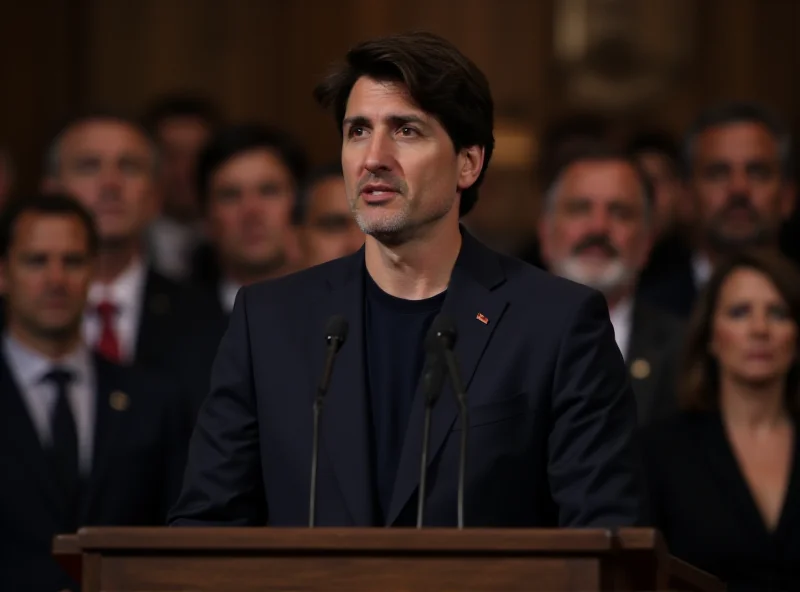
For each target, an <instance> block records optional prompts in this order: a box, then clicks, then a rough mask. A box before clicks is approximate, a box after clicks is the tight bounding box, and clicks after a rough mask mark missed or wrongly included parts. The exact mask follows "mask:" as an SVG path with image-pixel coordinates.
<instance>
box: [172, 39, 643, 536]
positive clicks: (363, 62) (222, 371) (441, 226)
mask: <svg viewBox="0 0 800 592" xmlns="http://www.w3.org/2000/svg"><path fill="white" fill-rule="evenodd" d="M316 96H317V98H318V100H319V101H320V102H321V103H322V104H323V105H326V106H330V107H332V109H333V111H334V112H335V113H336V120H337V123H338V124H339V125H341V126H342V134H343V144H342V163H343V169H344V175H345V183H346V186H347V195H348V200H349V202H350V205H351V209H352V211H353V213H354V215H355V218H356V221H357V222H358V224H359V226H360V227H361V229H362V231H363V232H364V233H365V234H366V235H367V239H366V243H365V245H364V247H363V248H362V249H360V250H359V251H358V252H357V253H356V254H354V255H351V256H349V257H345V258H342V259H337V260H334V261H332V262H329V263H326V264H322V265H319V266H316V267H313V268H311V269H308V270H305V271H303V272H300V273H297V274H293V275H290V276H288V277H285V278H281V279H277V280H273V281H270V282H267V283H260V284H256V285H253V286H249V287H245V288H243V289H241V290H240V291H239V294H238V296H237V299H236V304H235V305H234V308H233V313H232V315H231V320H230V323H229V327H228V330H227V332H226V334H225V336H224V337H223V339H222V343H221V345H220V350H219V353H218V355H217V359H216V361H215V363H214V369H213V371H212V380H211V382H212V385H211V391H210V394H209V396H208V397H207V399H206V401H205V403H204V405H203V407H202V409H201V411H200V415H199V417H198V420H197V424H196V428H195V433H194V436H193V440H192V443H191V446H190V453H189V462H188V468H187V473H186V477H185V481H184V489H183V492H182V494H181V497H180V499H179V501H178V502H177V504H176V506H175V507H174V508H173V510H172V512H171V520H170V522H171V524H174V525H197V524H218V525H263V524H269V525H296V526H300V525H305V524H308V520H309V516H308V492H309V483H310V476H309V463H310V460H311V448H312V446H311V442H312V414H311V410H312V401H313V398H314V395H315V384H316V380H317V378H318V377H319V375H320V373H321V372H322V367H323V360H324V357H325V349H326V348H325V332H324V331H325V328H326V324H327V322H328V319H329V318H330V317H331V315H334V314H341V315H343V316H344V317H345V318H346V319H347V321H348V322H349V333H348V337H347V339H346V342H345V343H344V344H343V345H342V347H341V349H340V351H339V353H338V361H337V363H336V367H335V368H334V370H333V374H332V382H331V384H330V389H329V391H328V393H327V395H326V399H325V407H324V411H323V415H322V419H321V432H320V438H321V452H320V457H319V473H318V476H319V477H318V493H319V495H318V498H317V514H316V521H317V524H320V525H344V526H348V525H353V526H378V525H392V526H402V525H412V524H414V522H415V516H416V503H415V501H416V495H415V494H416V492H417V489H418V484H419V481H418V479H419V472H420V471H419V458H420V450H421V446H422V423H423V422H422V420H423V407H424V403H423V400H424V397H423V395H422V391H421V387H420V385H419V384H418V383H419V381H418V377H419V376H420V373H421V369H422V368H423V364H424V353H423V347H422V346H423V341H424V340H425V335H426V334H427V332H428V329H429V326H430V325H431V323H432V322H433V321H434V317H436V316H437V314H440V313H441V314H446V315H449V316H451V317H452V318H453V319H454V323H455V325H456V328H457V333H458V336H457V341H456V345H455V353H456V355H457V357H458V359H459V360H460V369H461V375H462V378H463V380H464V382H465V384H466V389H467V399H468V405H469V407H470V415H469V417H470V423H469V425H470V428H469V438H468V440H469V445H468V448H469V459H468V461H467V464H466V467H467V469H466V470H467V472H466V480H465V481H466V487H465V508H464V509H465V512H464V518H465V524H466V525H467V526H479V525H484V526H488V525H492V526H556V525H560V526H572V527H578V526H609V527H613V526H621V525H631V524H637V523H639V522H640V521H641V520H642V519H643V517H644V507H643V506H644V502H643V498H642V495H641V493H642V490H641V478H640V470H639V462H638V460H639V459H638V449H637V446H636V441H635V431H636V409H635V402H634V399H633V395H632V393H631V391H630V387H629V384H628V381H627V373H626V371H625V366H624V363H623V361H622V357H621V356H620V355H619V352H618V350H617V349H616V347H615V346H614V335H613V329H612V327H611V324H610V322H609V318H608V310H607V308H606V305H605V302H604V300H603V297H602V295H601V294H599V293H598V292H596V291H593V290H590V289H588V288H585V287H583V286H579V285H577V284H573V283H571V282H566V281H564V280H562V279H559V278H555V277H553V276H551V275H549V274H547V273H546V272H544V271H541V270H537V269H535V268H533V267H531V266H528V265H527V264H525V263H523V262H521V261H517V260H514V259H511V258H508V257H505V256H502V255H500V254H497V253H495V252H493V251H491V250H489V249H488V248H486V247H485V246H483V245H482V244H480V243H479V242H478V241H476V240H475V239H474V238H472V237H471V236H470V235H469V234H468V233H467V232H466V231H463V229H462V228H461V227H460V225H459V218H460V216H462V215H464V214H466V213H467V212H468V211H469V210H470V208H471V207H472V206H473V205H474V203H475V201H476V199H477V189H478V185H479V184H480V182H481V179H482V178H483V175H484V172H485V170H486V167H487V166H488V163H489V160H490V157H491V153H492V148H493V137H492V119H493V113H492V112H493V107H492V99H491V94H490V92H489V88H488V84H487V82H486V79H485V77H484V76H483V74H482V73H481V72H480V71H479V70H478V69H477V67H476V66H475V65H474V64H473V63H472V62H471V61H469V60H468V59H467V58H466V57H465V56H463V55H462V54H461V53H460V52H459V51H458V50H457V49H456V48H455V47H453V46H452V45H451V44H450V43H449V42H447V41H445V40H444V39H441V38H439V37H437V36H434V35H430V34H422V33H420V34H409V35H399V36H393V37H388V38H384V39H378V40H375V41H370V42H367V43H364V44H362V45H360V46H358V47H356V48H354V49H353V50H351V51H350V52H349V53H348V56H347V63H346V65H345V66H343V68H342V69H341V70H339V71H338V72H336V73H334V74H333V75H332V76H331V77H330V78H329V79H327V80H326V81H325V82H324V83H323V84H322V85H321V86H320V87H319V88H318V89H317V91H316ZM421 105H424V106H425V108H422V107H421ZM457 418H458V412H457V405H456V401H455V400H454V393H453V392H452V389H451V388H450V387H449V386H447V387H446V388H445V389H444V392H443V393H442V396H441V398H440V399H439V400H438V402H437V404H436V406H435V407H434V409H433V418H432V424H431V439H430V454H429V457H428V458H429V464H428V467H427V471H428V474H429V481H428V485H429V487H428V490H427V496H426V504H427V509H426V522H425V523H426V525H438V526H453V525H455V524H456V523H457V510H456V507H457V504H456V498H457V495H456V492H457V481H458V479H457V475H458V465H459V463H458V456H459V441H460V432H459V427H460V424H459V422H458V421H457Z"/></svg>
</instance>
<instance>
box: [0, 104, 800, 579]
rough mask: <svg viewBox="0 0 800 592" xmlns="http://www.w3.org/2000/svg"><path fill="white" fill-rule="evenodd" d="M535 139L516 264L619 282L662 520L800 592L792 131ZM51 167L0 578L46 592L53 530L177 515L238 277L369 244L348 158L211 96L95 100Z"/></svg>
mask: <svg viewBox="0 0 800 592" xmlns="http://www.w3.org/2000/svg"><path fill="white" fill-rule="evenodd" d="M540 152H541V154H542V158H541V162H540V163H539V165H538V166H539V170H538V171H537V172H538V179H540V180H541V204H540V207H539V209H540V210H541V215H540V219H539V224H538V228H537V231H536V232H535V233H532V235H531V236H530V240H529V241H528V243H527V244H526V245H525V246H524V248H522V249H520V251H519V252H516V253H512V254H513V255H516V256H518V257H519V258H521V259H524V260H526V261H528V262H529V263H531V264H533V265H537V266H540V267H543V268H546V269H548V270H549V271H550V272H552V273H554V274H557V275H560V276H563V277H565V278H567V279H569V280H572V281H575V282H579V283H582V284H586V285H589V286H591V287H593V288H595V289H597V290H599V291H600V292H602V293H603V294H604V295H605V297H606V300H607V302H608V307H609V314H610V318H611V321H612V323H613V325H614V330H615V335H616V340H617V345H618V347H619V349H620V352H621V353H622V355H623V358H624V359H625V361H626V364H627V366H628V368H629V371H630V381H631V385H632V390H633V392H634V395H635V397H636V400H637V406H638V410H639V423H640V426H641V428H642V436H643V437H642V442H643V456H644V466H645V469H646V473H647V478H648V484H649V487H650V492H651V498H652V500H651V501H652V518H653V525H654V526H656V527H657V528H659V529H660V530H661V531H662V533H663V534H664V536H665V538H666V542H667V544H668V546H669V549H670V551H671V552H672V553H673V554H675V555H677V556H679V557H681V558H683V559H685V560H687V561H689V562H691V563H693V564H695V565H696V566H698V567H700V568H703V569H705V570H707V571H710V572H712V573H714V574H717V575H719V576H720V577H722V578H723V579H725V580H726V581H727V582H729V584H730V585H731V589H739V590H788V589H790V588H791V586H792V582H795V583H796V582H798V581H800V454H798V451H800V444H798V439H797V437H796V434H795V428H796V419H797V412H798V411H800V373H799V372H798V360H797V346H798V337H799V334H798V328H799V327H800V276H798V271H797V269H796V267H795V266H796V262H797V261H798V260H800V235H798V234H797V233H796V232H794V229H796V228H797V222H796V218H795V216H796V208H795V199H796V198H795V193H796V192H795V177H794V166H793V165H794V152H793V150H792V138H791V134H790V133H789V131H788V128H787V127H786V124H785V123H784V122H783V121H782V119H781V116H780V114H776V113H773V112H771V111H770V110H769V109H767V108H765V107H763V106H761V105H758V104H753V103H744V102H731V103H726V104H720V105H713V106H711V107H709V108H708V109H707V110H705V111H703V112H702V113H698V114H697V117H696V119H695V120H694V121H693V122H692V123H691V125H690V126H689V127H688V129H687V130H686V132H685V134H684V135H683V136H682V137H680V138H675V137H672V136H671V135H670V134H668V133H665V132H663V131H660V130H642V131H641V133H637V134H634V135H633V137H624V138H620V137H619V136H618V134H615V133H614V130H613V129H612V126H610V125H609V124H608V123H607V122H605V121H604V120H603V119H601V118H599V117H590V116H580V117H572V118H569V119H566V120H563V121H558V122H554V123H553V125H552V126H550V127H549V129H548V130H547V132H546V133H545V134H544V136H543V139H542V144H541V151H540ZM42 160H43V169H42V175H41V188H42V189H41V192H40V193H39V194H37V195H17V194H15V193H14V191H13V186H14V175H13V173H14V171H13V166H12V161H13V155H10V154H7V153H6V152H3V151H0V199H2V203H3V206H2V213H1V214H0V287H1V288H2V294H3V313H2V319H0V322H1V323H2V326H3V332H2V341H1V342H0V415H1V416H2V417H3V422H4V429H3V430H2V431H0V440H2V442H3V444H2V445H1V446H0V456H3V457H4V459H3V466H4V467H5V471H4V473H5V475H6V480H5V484H4V485H3V486H2V487H0V531H2V532H3V533H4V535H5V536H4V537H2V539H0V541H2V542H0V547H2V548H0V588H2V589H7V587H6V585H5V584H7V583H9V582H13V583H14V587H12V588H8V589H14V590H28V589H31V590H34V589H36V590H38V589H40V588H35V587H30V588H29V587H26V584H25V580H24V576H23V577H22V579H20V575H19V574H24V573H40V574H41V573H47V574H50V576H49V577H50V580H48V581H51V582H53V583H54V584H53V585H54V586H55V584H56V583H59V585H60V582H63V574H60V572H59V571H58V568H57V567H56V565H55V564H54V563H53V560H52V559H51V558H50V545H51V539H52V536H53V535H54V534H56V533H60V532H72V531H74V530H75V529H76V528H78V527H80V526H85V525H159V524H163V523H164V520H165V514H166V511H167V509H168V508H169V506H170V504H171V503H172V502H173V501H174V499H175V497H176V495H177V492H178V490H179V488H180V483H181V478H182V467H183V463H184V457H185V450H186V445H187V442H188V438H189V436H190V433H191V429H192V425H193V418H194V416H195V415H196V413H197V411H198V409H199V408H200V406H201V405H202V402H203V399H204V397H205V395H206V393H207V390H208V385H209V377H210V372H211V367H212V364H213V362H214V358H215V354H216V350H217V346H218V344H219V341H220V338H221V336H222V335H223V333H224V331H225V329H226V323H227V316H228V314H229V313H230V311H231V309H232V307H233V303H234V299H235V297H236V293H237V291H238V289H239V288H240V287H242V286H245V285H249V284H252V283H254V282H259V281H264V280H269V279H271V278H277V277H280V276H283V275H286V274H290V273H293V272H295V271H298V270H301V269H303V268H305V267H309V266H313V265H317V264H320V263H323V262H325V261H328V260H331V259H335V258H338V257H341V256H344V255H347V254H349V253H352V252H354V251H356V250H357V249H359V248H360V247H361V246H362V244H363V242H364V235H363V234H362V232H361V230H360V229H359V228H358V226H357V225H356V224H355V221H354V219H353V218H352V216H351V215H350V209H349V205H348V199H347V195H346V191H345V183H344V179H343V174H342V170H341V166H340V164H339V162H338V159H337V158H336V157H335V155H332V162H331V163H330V164H327V165H323V166H320V167H311V166H310V164H309V159H308V157H307V156H306V151H305V150H304V147H303V146H302V145H300V144H299V143H298V142H297V141H296V140H295V139H294V138H293V136H292V134H291V130H282V129H278V128H274V127H270V126H265V125H262V124H256V123H247V122H231V121H229V120H228V118H227V117H225V116H224V114H221V113H220V112H219V111H218V110H217V109H216V108H215V106H214V105H213V104H212V103H210V102H209V101H207V100H205V99H203V98H202V97H196V96H170V97H165V98H163V99H162V100H159V101H158V102H157V104H154V105H152V106H151V108H150V109H148V111H147V112H146V113H144V114H143V115H142V116H141V117H137V118H130V117H128V116H126V115H123V114H120V113H113V112H101V111H96V112H87V113H82V114H77V115H75V116H74V117H73V118H71V119H70V120H69V121H66V122H64V123H63V124H62V125H61V126H60V128H59V129H58V130H57V132H56V133H55V134H54V136H53V138H52V140H51V143H50V145H49V146H48V148H47V151H46V154H43V155H42ZM532 207H533V205H532ZM463 223H464V226H465V228H466V229H468V230H469V229H472V230H473V231H474V232H476V233H477V234H478V235H479V236H480V235H481V233H480V228H481V223H480V220H479V219H475V218H469V217H468V218H466V219H465V220H464V221H463ZM487 238H488V237H487ZM494 238H499V237H494ZM496 242H498V243H501V242H502V240H497V241H496ZM530 306H537V303H536V302H531V303H530ZM274 314H275V315H280V314H281V311H280V310H275V311H274ZM263 330H264V331H269V330H270V327H269V326H265V327H263ZM390 338H391V336H387V339H390ZM264 363H265V364H268V363H269V362H268V361H267V360H265V361H264ZM287 396H290V394H288V393H287ZM231 503H235V500H232V502H231ZM52 589H53V590H55V589H56V588H52Z"/></svg>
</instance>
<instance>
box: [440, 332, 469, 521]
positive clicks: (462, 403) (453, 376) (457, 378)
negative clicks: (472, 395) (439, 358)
mask: <svg viewBox="0 0 800 592" xmlns="http://www.w3.org/2000/svg"><path fill="white" fill-rule="evenodd" d="M444 359H445V363H446V364H447V370H448V372H449V374H450V381H451V382H452V384H453V390H454V391H455V394H456V400H457V402H458V410H459V415H460V416H461V448H460V451H459V459H458V528H459V529H463V528H464V481H465V476H466V473H467V429H468V426H469V417H468V414H467V396H466V393H465V392H464V384H463V382H462V381H461V375H460V374H459V372H458V363H457V362H456V357H455V354H453V351H452V350H451V349H449V348H447V347H445V348H444Z"/></svg>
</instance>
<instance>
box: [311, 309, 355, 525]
mask: <svg viewBox="0 0 800 592" xmlns="http://www.w3.org/2000/svg"><path fill="white" fill-rule="evenodd" d="M326 332H327V334H328V336H327V338H326V339H327V342H328V347H327V355H326V356H325V367H324V369H323V373H322V378H321V379H320V381H319V386H318V387H317V395H316V397H315V398H314V407H313V427H312V429H313V435H312V442H311V447H312V448H311V488H310V489H311V491H310V495H309V501H308V526H309V528H314V525H315V523H316V515H317V466H318V464H319V416H320V412H321V410H322V402H323V399H324V397H325V393H326V392H327V391H328V387H329V386H330V383H331V375H332V374H333V362H334V360H335V358H336V354H337V353H338V352H339V348H341V347H342V344H343V343H344V341H345V338H346V337H347V321H346V320H345V319H344V317H341V316H338V315H337V316H334V317H332V318H331V319H330V320H329V321H328V329H327V331H326Z"/></svg>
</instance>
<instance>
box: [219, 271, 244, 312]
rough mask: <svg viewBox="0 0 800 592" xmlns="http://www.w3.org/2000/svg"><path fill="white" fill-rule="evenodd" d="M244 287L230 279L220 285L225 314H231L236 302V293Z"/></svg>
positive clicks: (220, 296) (220, 297) (220, 295)
mask: <svg viewBox="0 0 800 592" xmlns="http://www.w3.org/2000/svg"><path fill="white" fill-rule="evenodd" d="M241 287H242V286H241V285H240V284H237V283H236V282H233V281H231V280H229V279H226V280H223V281H222V282H221V283H220V285H219V301H220V303H221V304H222V310H224V311H225V314H230V312H231V311H232V310H233V305H234V303H235V302H236V293H237V292H238V291H239V288H241Z"/></svg>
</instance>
